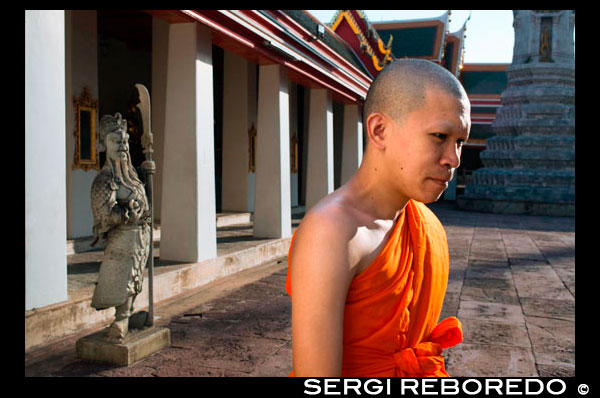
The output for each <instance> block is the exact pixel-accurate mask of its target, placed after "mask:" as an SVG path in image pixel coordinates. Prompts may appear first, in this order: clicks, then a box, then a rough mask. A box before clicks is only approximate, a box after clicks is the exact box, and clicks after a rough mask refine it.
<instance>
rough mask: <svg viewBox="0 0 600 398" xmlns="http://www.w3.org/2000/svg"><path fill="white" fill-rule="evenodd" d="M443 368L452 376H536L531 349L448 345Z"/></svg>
mask: <svg viewBox="0 0 600 398" xmlns="http://www.w3.org/2000/svg"><path fill="white" fill-rule="evenodd" d="M446 363H447V366H446V370H447V371H448V373H449V374H450V375H451V376H452V377H537V376H538V372H537V369H536V367H535V359H534V357H533V354H532V353H531V350H530V349H527V348H523V347H508V346H502V345H486V344H467V343H462V344H459V345H457V346H455V347H452V348H449V349H448V353H447V354H446Z"/></svg>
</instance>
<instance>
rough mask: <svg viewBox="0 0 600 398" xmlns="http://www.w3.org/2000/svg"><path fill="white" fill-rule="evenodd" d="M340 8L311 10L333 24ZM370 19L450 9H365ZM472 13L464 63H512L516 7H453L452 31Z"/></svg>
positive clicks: (417, 16)
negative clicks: (507, 8) (487, 8)
mask: <svg viewBox="0 0 600 398" xmlns="http://www.w3.org/2000/svg"><path fill="white" fill-rule="evenodd" d="M336 11H337V10H308V12H310V13H311V14H312V15H313V16H315V17H316V18H317V19H318V20H320V21H321V22H323V23H326V24H328V23H330V22H331V19H332V18H333V17H334V16H335V13H336ZM362 11H363V12H364V13H365V14H366V15H367V18H368V19H369V21H370V22H382V21H404V20H412V19H423V18H432V17H439V16H441V15H443V14H444V13H445V12H446V11H447V10H362ZM469 13H471V19H470V20H469V21H468V22H467V30H466V32H465V35H466V38H465V58H464V63H467V64H468V63H507V64H510V63H511V62H512V53H513V46H514V42H515V33H514V29H513V26H512V24H513V13H512V10H472V11H470V10H451V14H450V26H449V31H450V32H451V33H452V32H456V31H457V30H459V29H460V28H461V27H462V26H463V24H464V23H465V21H466V20H467V18H469Z"/></svg>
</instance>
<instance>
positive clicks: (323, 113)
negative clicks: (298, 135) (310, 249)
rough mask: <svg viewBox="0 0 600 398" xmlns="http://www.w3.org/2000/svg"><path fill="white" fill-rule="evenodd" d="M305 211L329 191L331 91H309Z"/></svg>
mask: <svg viewBox="0 0 600 398" xmlns="http://www.w3.org/2000/svg"><path fill="white" fill-rule="evenodd" d="M307 162H308V165H307V171H306V173H307V176H306V211H308V210H309V209H310V208H311V207H313V206H314V205H315V204H316V203H317V202H318V201H319V200H321V199H322V198H324V197H325V196H327V195H328V194H329V193H330V192H333V107H332V102H331V92H329V91H328V90H324V89H311V90H310V111H309V120H308V161H307Z"/></svg>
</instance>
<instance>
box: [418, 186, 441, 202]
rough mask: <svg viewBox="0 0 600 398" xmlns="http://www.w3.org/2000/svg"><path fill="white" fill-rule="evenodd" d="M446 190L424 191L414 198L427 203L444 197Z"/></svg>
mask: <svg viewBox="0 0 600 398" xmlns="http://www.w3.org/2000/svg"><path fill="white" fill-rule="evenodd" d="M444 191H445V189H444V190H442V191H440V192H424V193H423V194H421V195H419V196H418V197H415V198H413V199H414V200H416V201H417V202H421V203H425V204H427V203H433V202H437V201H438V200H440V198H441V197H442V195H443V193H444Z"/></svg>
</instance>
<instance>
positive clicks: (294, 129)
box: [289, 82, 299, 207]
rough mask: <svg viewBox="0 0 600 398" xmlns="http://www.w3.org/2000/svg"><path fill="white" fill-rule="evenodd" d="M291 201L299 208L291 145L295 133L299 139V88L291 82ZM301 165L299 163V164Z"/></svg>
mask: <svg viewBox="0 0 600 398" xmlns="http://www.w3.org/2000/svg"><path fill="white" fill-rule="evenodd" d="M289 90H290V91H289V92H290V173H291V174H290V201H291V205H292V207H296V206H298V173H297V172H296V173H292V172H291V170H292V167H291V166H292V164H291V162H292V150H293V149H294V148H293V147H292V145H291V142H292V137H293V136H294V133H295V134H296V138H298V109H297V107H298V87H297V85H296V83H294V82H290V88H289ZM298 164H299V163H298Z"/></svg>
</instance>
